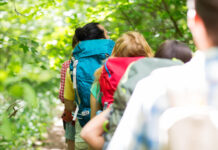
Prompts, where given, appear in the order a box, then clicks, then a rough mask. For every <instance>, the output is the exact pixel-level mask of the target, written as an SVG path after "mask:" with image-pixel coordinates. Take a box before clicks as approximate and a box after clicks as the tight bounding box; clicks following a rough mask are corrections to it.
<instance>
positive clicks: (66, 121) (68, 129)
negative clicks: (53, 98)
mask: <svg viewBox="0 0 218 150" xmlns="http://www.w3.org/2000/svg"><path fill="white" fill-rule="evenodd" d="M69 66H70V60H67V61H65V62H64V63H63V64H62V67H61V82H60V89H59V96H58V97H59V99H60V100H61V102H62V103H64V88H65V79H66V72H67V69H68V68H69ZM73 110H75V106H74V109H73ZM72 119H73V117H72V114H71V111H67V110H66V109H64V112H63V114H62V120H63V127H64V130H65V138H66V143H67V149H69V150H74V146H75V145H74V144H75V143H74V141H75V139H74V136H75V121H72Z"/></svg>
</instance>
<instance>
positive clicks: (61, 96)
mask: <svg viewBox="0 0 218 150" xmlns="http://www.w3.org/2000/svg"><path fill="white" fill-rule="evenodd" d="M69 66H70V60H67V61H65V62H64V63H63V64H62V68H61V83H60V89H59V96H58V98H59V99H60V100H61V101H62V102H64V85H65V76H66V72H67V68H69Z"/></svg>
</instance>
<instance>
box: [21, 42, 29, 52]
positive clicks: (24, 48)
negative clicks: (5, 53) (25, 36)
mask: <svg viewBox="0 0 218 150" xmlns="http://www.w3.org/2000/svg"><path fill="white" fill-rule="evenodd" d="M20 47H21V48H22V49H23V52H24V53H26V52H28V47H27V45H24V44H20Z"/></svg>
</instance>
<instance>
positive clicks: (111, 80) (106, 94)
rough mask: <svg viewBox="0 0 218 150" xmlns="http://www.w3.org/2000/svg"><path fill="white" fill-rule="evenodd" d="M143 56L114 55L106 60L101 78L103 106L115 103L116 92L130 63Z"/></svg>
mask: <svg viewBox="0 0 218 150" xmlns="http://www.w3.org/2000/svg"><path fill="white" fill-rule="evenodd" d="M141 58H144V57H113V58H109V59H108V60H107V61H106V62H105V64H104V66H103V70H102V73H101V76H100V78H99V83H100V91H101V94H102V96H101V103H102V107H105V105H106V106H107V107H108V106H109V105H110V104H112V103H113V101H114V99H113V95H114V92H115V91H116V88H117V85H118V83H119V81H120V79H121V77H122V76H123V74H124V73H125V71H126V69H127V67H128V65H129V64H130V63H132V62H134V61H136V60H138V59H141Z"/></svg>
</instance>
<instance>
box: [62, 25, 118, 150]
mask: <svg viewBox="0 0 218 150" xmlns="http://www.w3.org/2000/svg"><path fill="white" fill-rule="evenodd" d="M108 38H109V37H108V35H107V31H106V30H105V29H104V27H103V26H101V25H100V24H99V23H88V24H86V25H85V26H84V27H82V28H77V29H76V30H75V35H74V37H73V44H72V46H73V48H74V49H73V52H72V57H71V60H70V64H69V67H68V68H67V70H66V75H65V81H64V90H63V92H61V93H63V98H64V104H65V113H64V115H63V119H64V120H65V122H66V123H65V127H66V129H65V137H66V139H67V143H68V149H69V150H72V149H76V150H86V149H88V145H87V144H86V143H85V142H84V141H83V140H82V139H81V137H80V135H79V134H80V130H81V128H82V127H83V126H84V125H85V124H86V123H87V122H88V121H89V118H90V103H89V102H90V101H89V99H90V87H91V84H92V82H93V80H94V75H93V74H94V72H95V70H96V69H97V68H98V67H100V66H101V65H102V62H103V60H104V59H106V58H107V57H108V56H110V55H111V52H112V49H113V47H114V42H113V41H112V40H110V39H108ZM62 87H63V86H62ZM71 114H73V115H71ZM74 122H75V127H74V125H73V124H74ZM68 141H69V142H68ZM74 141H75V145H74Z"/></svg>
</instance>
